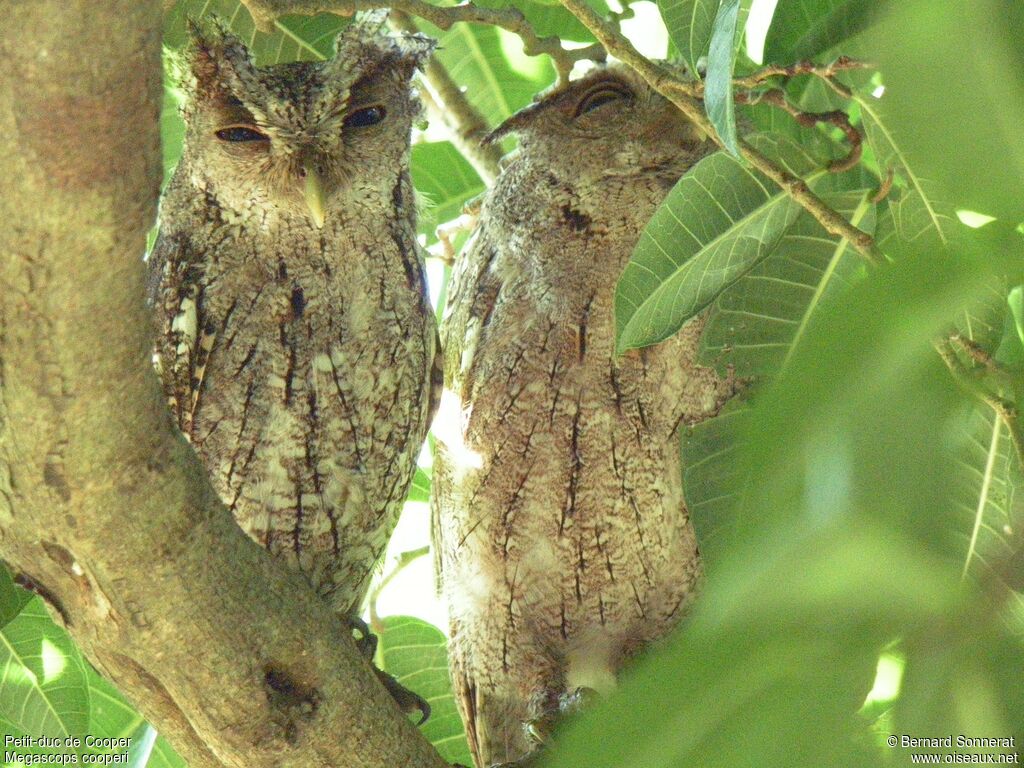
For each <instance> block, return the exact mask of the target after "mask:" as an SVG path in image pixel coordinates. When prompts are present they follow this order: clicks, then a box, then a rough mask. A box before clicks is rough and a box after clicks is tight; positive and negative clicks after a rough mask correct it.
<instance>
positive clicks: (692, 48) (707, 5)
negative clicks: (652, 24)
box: [658, 0, 718, 75]
mask: <svg viewBox="0 0 1024 768" xmlns="http://www.w3.org/2000/svg"><path fill="white" fill-rule="evenodd" d="M658 9H659V10H660V11H661V18H662V19H664V20H665V26H666V27H667V28H668V34H669V37H670V38H671V40H672V43H673V45H675V47H676V50H677V51H678V52H679V55H680V56H681V57H682V59H683V61H684V62H686V66H687V67H688V68H689V70H690V72H691V73H692V74H694V75H696V74H697V61H698V60H699V59H700V57H701V56H704V55H706V54H707V52H708V46H709V44H710V42H711V28H712V24H713V23H714V21H715V12H716V10H717V9H718V0H658Z"/></svg>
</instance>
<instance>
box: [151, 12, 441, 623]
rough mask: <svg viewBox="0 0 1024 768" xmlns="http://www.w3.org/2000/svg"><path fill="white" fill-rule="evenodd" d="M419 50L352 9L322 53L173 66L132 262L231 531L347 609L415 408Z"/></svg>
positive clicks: (227, 45)
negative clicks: (157, 201)
mask: <svg viewBox="0 0 1024 768" xmlns="http://www.w3.org/2000/svg"><path fill="white" fill-rule="evenodd" d="M429 49H430V48H429V45H428V44H426V43H425V42H424V41H422V40H419V39H403V40H396V39H392V38H390V37H388V36H386V35H385V34H383V33H382V32H381V31H380V25H379V22H369V23H354V24H353V25H351V26H350V27H348V28H347V29H346V30H345V31H344V32H343V33H342V34H341V36H340V37H339V41H338V46H337V52H336V55H335V56H334V58H333V59H332V60H329V61H326V62H322V63H295V64H284V65H279V66H273V67H267V68H257V67H256V66H254V64H253V63H252V61H251V59H250V56H249V53H248V51H247V50H246V48H245V46H244V45H243V44H242V43H241V42H240V41H239V40H237V39H236V38H234V37H233V36H231V35H230V34H227V33H225V32H223V31H221V30H219V29H213V30H209V31H204V32H199V33H197V34H196V36H195V39H194V40H193V41H192V43H191V44H190V46H189V47H188V49H187V51H186V54H185V61H184V67H183V69H184V77H183V84H182V85H183V90H184V91H185V94H186V102H185V106H184V117H185V123H186V136H185V147H184V152H183V155H182V158H181V161H180V163H179V165H178V168H177V170H176V172H175V174H174V177H173V179H172V180H171V182H170V184H169V186H168V188H167V190H166V192H165V194H164V198H163V201H162V204H161V213H160V236H159V239H158V241H157V243H156V246H155V248H154V251H153V253H152V255H151V257H150V276H151V279H150V288H151V294H150V298H151V301H152V303H153V305H154V308H155V314H156V319H157V325H158V338H157V345H156V353H157V354H156V356H157V361H158V365H159V368H160V370H161V373H162V378H163V382H164V386H165V389H166V392H167V395H168V398H169V400H170V402H171V407H172V410H173V413H174V416H175V418H176V419H177V421H178V423H179V424H180V426H181V428H182V430H183V431H184V433H185V435H186V436H187V437H188V438H189V439H190V440H191V442H192V445H193V446H194V447H195V449H196V451H197V452H198V454H199V455H200V456H201V457H202V459H203V460H204V461H205V463H206V466H207V468H208V469H209V471H210V475H211V477H212V480H213V483H214V487H215V488H216V489H217V491H218V492H219V493H220V495H221V497H222V498H223V500H224V502H225V504H227V505H228V506H229V507H230V508H231V509H232V511H233V512H234V514H235V517H236V519H237V520H238V522H239V524H240V525H241V527H242V528H243V529H244V530H245V531H246V532H247V533H248V534H249V535H250V536H252V537H253V538H254V539H255V540H256V541H257V542H259V543H260V544H262V545H263V546H265V547H266V548H267V549H269V550H270V551H271V552H272V553H273V554H274V555H276V556H277V557H279V558H281V559H282V560H284V561H286V562H287V563H288V564H289V565H291V566H292V567H295V568H297V569H299V570H300V571H301V572H302V573H303V574H304V575H305V576H306V577H307V578H308V579H309V581H310V583H311V584H312V586H313V587H314V588H315V589H316V590H317V592H318V593H319V594H320V595H321V596H322V597H323V598H324V599H326V600H328V601H330V604H331V605H332V606H333V607H334V608H335V609H336V610H337V611H339V612H341V613H344V614H352V613H353V612H355V611H356V610H357V609H358V608H359V606H360V603H361V601H362V599H363V597H364V595H365V593H366V589H367V586H368V583H369V580H370V576H371V574H372V570H373V567H374V565H375V563H376V562H377V560H378V559H379V557H380V556H381V554H382V553H383V551H384V548H385V545H386V542H387V540H388V538H389V536H390V534H391V531H392V529H393V527H394V524H395V522H396V520H397V517H398V514H399V512H400V510H401V507H402V503H403V502H404V500H405V496H406V493H407V490H408V487H409V483H410V481H411V479H412V476H413V473H414V471H415V465H416V458H417V455H418V452H419V450H420V446H421V444H422V442H423V439H424V437H425V435H426V431H427V428H428V425H429V421H430V418H431V415H432V412H433V410H434V407H435V405H436V397H433V394H434V390H435V385H436V384H437V383H438V379H439V373H438V368H437V366H439V364H440V360H439V358H438V357H436V355H437V345H436V331H435V326H434V320H433V313H432V310H431V307H430V304H429V301H428V298H427V291H426V286H425V281H424V275H423V268H422V256H421V254H420V252H419V249H418V247H417V244H416V211H415V202H414V199H413V190H412V185H411V182H410V177H409V142H410V132H411V124H412V121H413V119H414V118H415V117H416V115H417V113H418V109H419V106H418V102H417V100H416V98H415V96H414V95H413V93H412V91H411V88H410V78H411V77H412V75H413V73H414V71H415V69H416V68H417V66H418V65H419V63H420V61H421V60H422V58H423V56H424V55H425V54H426V53H428V52H429Z"/></svg>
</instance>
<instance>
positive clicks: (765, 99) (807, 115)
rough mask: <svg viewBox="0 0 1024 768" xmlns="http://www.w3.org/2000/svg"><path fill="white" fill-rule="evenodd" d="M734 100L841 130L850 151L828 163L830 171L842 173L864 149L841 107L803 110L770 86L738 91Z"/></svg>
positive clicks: (801, 122) (805, 124)
mask: <svg viewBox="0 0 1024 768" xmlns="http://www.w3.org/2000/svg"><path fill="white" fill-rule="evenodd" d="M736 101H737V103H742V104H760V103H764V104H770V105H771V106H773V107H777V108H779V109H781V110H783V111H785V112H786V113H787V114H788V115H789V116H790V117H792V118H793V119H794V120H795V121H796V122H797V123H798V124H799V125H802V126H803V127H804V128H812V127H814V126H815V125H817V124H818V123H826V124H828V125H832V126H835V127H836V128H838V129H839V130H840V131H842V132H843V135H845V136H846V140H847V142H848V143H849V145H850V151H849V152H848V153H847V154H846V156H845V157H841V158H839V159H838V160H833V161H832V162H831V163H829V166H828V170H829V171H830V172H831V173H843V172H844V171H848V170H850V169H851V168H853V167H854V166H855V165H857V163H859V162H860V158H861V154H862V153H863V151H864V141H863V139H862V137H861V135H860V131H858V130H857V129H856V128H854V127H853V124H852V123H850V116H849V115H847V114H846V113H845V112H843V111H842V110H841V109H833V110H830V111H828V112H805V111H803V110H802V109H800V108H799V107H797V106H794V105H793V104H790V103H789V100H788V99H787V98H786V94H785V93H783V92H782V91H781V90H779V89H778V88H771V89H769V90H767V91H759V92H756V93H738V94H736Z"/></svg>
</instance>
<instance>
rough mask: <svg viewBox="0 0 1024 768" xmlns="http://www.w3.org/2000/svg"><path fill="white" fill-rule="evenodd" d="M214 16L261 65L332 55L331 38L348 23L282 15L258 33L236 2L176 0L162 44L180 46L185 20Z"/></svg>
mask: <svg viewBox="0 0 1024 768" xmlns="http://www.w3.org/2000/svg"><path fill="white" fill-rule="evenodd" d="M209 17H216V18H219V19H221V20H223V21H224V22H225V23H227V25H228V28H229V29H230V30H231V31H232V32H234V33H235V34H236V35H238V37H240V38H241V39H242V41H243V42H244V43H245V44H246V46H248V48H249V50H250V52H251V53H252V54H253V56H254V57H255V60H256V63H257V64H258V65H259V66H261V67H264V66H269V65H272V64H282V63H285V62H290V61H321V60H323V59H327V58H330V57H331V55H332V54H333V52H334V38H335V37H336V36H337V34H338V32H340V31H341V30H342V29H344V28H345V27H346V26H347V25H348V23H349V20H348V19H346V18H345V17H343V16H336V15H334V14H332V13H321V14H318V15H316V16H300V15H285V16H281V17H280V18H278V20H277V21H276V22H275V23H274V26H275V30H274V31H273V32H271V33H265V32H260V31H259V30H257V29H256V25H255V24H254V23H253V20H252V16H250V15H249V11H248V10H247V9H246V8H245V6H244V5H243V4H242V3H241V2H239V0H178V2H177V4H176V5H175V6H174V8H173V9H172V10H171V12H170V13H168V14H167V17H166V19H165V22H164V41H165V43H166V44H167V45H169V46H170V47H172V48H179V47H181V46H182V45H183V44H184V42H185V40H186V37H187V33H186V20H187V19H194V20H199V19H204V18H209Z"/></svg>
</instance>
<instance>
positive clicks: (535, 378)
mask: <svg viewBox="0 0 1024 768" xmlns="http://www.w3.org/2000/svg"><path fill="white" fill-rule="evenodd" d="M508 131H516V132H517V133H518V134H519V137H520V149H519V151H518V154H517V155H516V156H515V157H514V158H513V159H512V160H511V162H510V163H509V164H508V165H507V166H506V167H505V169H504V170H503V172H502V173H501V175H500V176H499V177H498V179H497V181H496V183H495V186H494V188H493V189H492V190H491V191H490V193H489V195H488V196H487V198H486V200H485V201H484V204H483V208H482V212H481V215H480V224H479V227H478V230H477V232H476V233H475V235H474V239H473V240H472V241H471V242H470V244H469V245H468V246H467V249H466V252H465V255H464V256H463V257H462V259H461V261H460V262H459V263H458V264H457V265H456V268H455V274H454V276H453V278H452V286H451V291H450V294H449V297H448V304H447V308H446V315H445V320H444V322H443V323H442V344H443V347H444V349H445V370H446V374H445V379H446V391H445V393H444V397H443V398H442V400H443V404H442V413H447V412H448V406H449V405H452V406H453V407H454V408H455V409H456V410H457V412H458V414H460V418H459V417H456V419H454V420H453V421H455V422H457V423H456V424H454V425H452V424H449V423H445V424H438V425H435V434H437V436H438V440H439V442H438V450H437V452H436V457H435V468H434V490H435V535H436V537H437V544H438V547H439V550H440V567H441V581H442V587H443V590H444V593H445V595H446V597H447V601H448V608H449V615H450V619H451V645H450V649H451V668H452V678H453V683H454V687H455V692H456V696H457V698H458V699H459V702H460V707H461V711H462V714H463V718H464V720H465V722H466V725H467V728H466V730H467V733H468V736H469V740H470V744H471V748H472V751H473V754H474V758H475V760H476V763H477V765H478V766H487V765H490V764H492V763H495V762H498V763H501V762H506V761H513V760H516V759H518V758H520V757H521V756H522V755H523V754H524V753H526V752H528V751H529V749H530V744H529V742H528V741H527V739H526V736H525V734H524V729H523V723H524V722H529V721H535V720H537V719H541V718H544V717H545V716H546V715H547V714H548V713H549V712H551V711H554V710H557V709H558V707H559V706H560V704H563V703H564V702H565V701H566V700H567V698H571V697H572V696H573V694H574V692H575V691H577V690H585V689H595V690H596V691H598V692H604V691H607V690H609V689H610V688H611V687H612V686H613V685H614V683H615V680H616V676H617V673H618V672H619V670H620V668H621V667H622V665H623V663H624V661H625V660H627V659H628V658H629V657H630V656H631V655H633V654H635V652H636V651H638V650H639V649H641V648H642V647H643V646H645V645H646V644H648V643H651V642H652V641H654V640H657V639H658V638H660V637H662V636H664V635H665V634H666V633H667V632H668V631H669V630H670V629H671V628H672V627H673V625H674V624H675V623H676V622H677V621H678V620H679V618H680V617H681V615H682V614H683V613H684V611H685V610H686V607H687V604H688V602H689V600H690V598H691V596H692V595H693V593H694V590H695V586H696V584H697V582H698V580H699V577H700V574H701V561H700V554H699V552H698V549H697V542H696V540H695V538H694V532H693V528H692V526H691V524H690V521H689V517H688V513H687V510H686V507H685V505H684V502H683V495H682V488H681V467H680V455H679V454H680V451H679V430H680V427H681V425H683V424H690V423H693V422H696V421H699V420H702V419H704V418H707V417H708V416H710V415H712V414H714V413H716V412H717V411H718V409H719V408H720V406H721V405H722V403H723V402H724V401H725V399H727V398H728V397H729V396H730V395H731V394H732V392H733V382H732V381H731V380H726V379H722V378H719V377H718V376H717V375H716V374H715V373H714V371H712V370H711V369H709V368H704V367H701V366H699V365H697V363H696V353H697V341H698V336H699V334H700V332H701V329H702V325H703V320H702V319H697V320H695V321H693V322H691V323H689V324H688V325H687V326H686V327H684V328H683V330H682V331H681V332H680V333H679V334H678V335H676V336H675V337H673V338H672V339H670V340H668V341H665V342H663V343H661V344H659V345H658V346H656V347H652V348H649V349H645V350H641V351H634V352H630V353H628V354H626V355H625V356H622V357H617V356H616V354H615V351H614V341H615V323H614V317H613V299H614V293H615V284H616V281H617V280H618V278H619V276H620V274H621V273H622V270H623V269H624V267H625V265H626V263H627V261H628V260H629V257H630V254H631V252H632V251H633V248H634V246H635V245H636V243H637V240H638V239H639V236H640V232H641V230H642V228H643V226H644V224H645V223H646V222H647V220H648V219H649V218H650V217H651V215H652V214H653V212H654V210H655V208H656V207H657V206H658V204H659V203H660V202H661V200H662V199H663V198H664V196H665V194H666V193H667V192H668V190H669V189H670V188H671V187H672V186H673V184H674V183H675V182H676V181H677V180H678V179H679V177H680V176H681V175H682V174H683V172H685V171H686V170H687V169H688V168H689V167H690V166H691V165H693V164H694V163H695V162H696V161H697V160H698V159H699V158H701V157H702V156H704V155H705V154H707V153H708V152H709V151H710V149H711V146H710V144H709V143H708V142H706V141H704V140H703V139H702V137H701V136H700V134H699V133H698V131H697V130H696V129H695V128H694V126H693V125H692V124H690V123H688V122H687V120H686V119H685V118H684V117H683V116H682V115H681V114H680V113H679V112H677V111H676V110H675V109H674V107H673V106H672V105H671V104H670V103H669V102H668V101H666V100H665V99H663V98H662V97H661V96H659V95H657V94H656V93H655V92H654V91H652V90H651V89H650V88H649V87H648V86H647V85H645V84H644V83H643V82H642V81H641V80H640V79H639V77H637V76H636V75H635V74H633V73H632V72H631V71H630V70H628V69H625V68H621V67H616V66H610V67H606V68H601V69H598V70H595V71H594V72H592V73H590V74H589V75H587V76H586V77H584V78H583V79H581V80H578V81H576V82H574V83H573V84H572V85H571V86H569V87H568V88H567V89H565V90H563V91H561V92H557V93H554V94H552V95H549V96H547V97H546V98H544V99H543V100H541V101H539V102H538V103H536V104H534V105H532V106H530V107H529V108H527V109H525V110H523V111H522V112H520V113H519V114H518V115H516V116H514V117H512V118H511V119H510V120H509V121H508V122H507V123H506V124H505V125H504V126H503V127H502V128H500V129H499V131H498V133H499V134H502V133H506V132H508Z"/></svg>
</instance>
